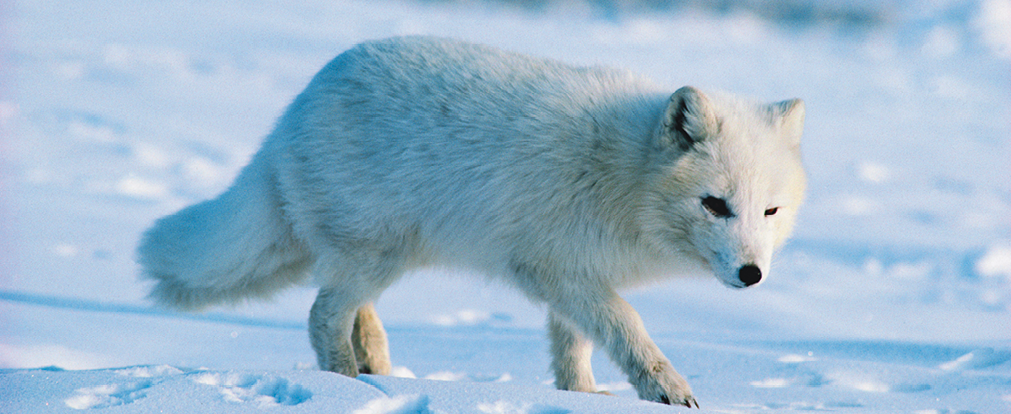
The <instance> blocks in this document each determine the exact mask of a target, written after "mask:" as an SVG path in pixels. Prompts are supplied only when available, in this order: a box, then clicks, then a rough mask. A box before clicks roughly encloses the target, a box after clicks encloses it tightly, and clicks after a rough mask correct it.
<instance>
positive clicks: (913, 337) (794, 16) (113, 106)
mask: <svg viewBox="0 0 1011 414" xmlns="http://www.w3.org/2000/svg"><path fill="white" fill-rule="evenodd" d="M460 3H462V4H457V3H452V2H450V3H441V2H390V1H388V0H373V1H368V2H365V1H359V0H352V1H344V2H326V1H309V2H302V3H299V4H298V5H289V6H279V5H275V4H270V3H262V2H255V4H246V3H242V4H238V3H235V2H230V1H222V0H210V1H202V2H188V1H182V0H173V1H160V2H135V1H121V0H109V1H103V2H89V3H84V2H56V1H50V0H37V1H32V2H18V3H16V4H12V3H4V2H0V22H2V23H3V24H2V25H0V76H2V78H0V252H3V253H0V412H3V413H6V412H16V413H21V412H27V413H35V412H60V411H79V410H89V409H100V410H109V411H110V412H112V411H117V412H154V411H176V412H250V411H259V410H274V411H284V412H348V413H352V412H361V413H428V412H432V413H455V412H478V413H563V412H591V413H593V412H679V411H687V410H686V409H681V408H677V407H664V406H660V405H656V404H650V403H645V402H640V401H638V400H636V399H635V391H634V390H632V389H631V387H630V385H629V384H628V383H627V381H626V379H625V377H624V376H623V374H621V373H620V372H619V371H618V370H617V369H616V368H615V367H614V366H613V364H611V363H610V362H609V361H608V360H607V359H606V357H604V356H603V355H602V354H600V353H599V352H598V353H597V354H595V355H594V369H595V374H596V377H597V382H598V384H599V386H600V388H601V389H602V390H606V391H609V392H610V393H612V394H615V395H614V396H607V395H589V394H577V393H568V392H561V391H555V390H553V386H552V381H553V379H552V376H551V374H550V371H549V369H548V366H549V357H548V355H547V342H546V339H545V337H544V329H543V327H542V326H543V323H544V310H543V309H541V308H539V307H537V306H534V305H531V304H530V303H529V302H527V301H526V300H525V299H524V298H522V297H521V296H520V295H518V294H517V293H515V292H513V291H511V290H509V289H506V288H504V287H503V286H499V285H495V284H489V283H486V282H483V281H481V280H480V278H473V277H469V276H470V275H466V274H459V273H453V274H447V273H445V272H442V271H438V270H431V271H425V272H419V273H417V274H414V275H411V276H409V277H407V278H405V280H403V281H402V282H401V283H399V284H398V285H395V286H394V287H393V288H391V289H390V290H389V291H387V292H386V293H385V294H384V296H383V297H382V298H381V299H380V301H379V302H378V303H377V310H378V312H379V314H380V316H381V317H382V318H383V321H384V323H385V324H386V326H387V328H388V331H389V337H390V347H391V353H392V356H393V363H394V365H395V368H394V374H395V376H392V377H377V376H361V377H359V378H356V379H350V378H345V377H341V376H338V375H335V374H330V373H324V372H319V371H316V370H315V369H314V366H315V356H314V355H313V353H312V350H311V349H310V347H309V344H308V340H307V335H306V332H305V325H306V322H305V319H306V317H307V315H308V308H309V306H310V304H311V303H312V299H313V296H314V292H313V290H312V289H311V288H309V287H302V288H296V289H292V290H290V291H288V292H286V293H284V294H282V295H280V296H279V297H277V298H276V299H275V300H273V301H271V302H267V303H259V302H258V303H250V304H248V305H243V306H239V307H237V308H234V309H231V308H224V309H213V310H211V311H210V312H208V313H204V314H196V315H190V314H178V313H174V312H169V311H164V310H160V309H153V308H151V307H150V304H149V303H148V302H147V301H146V300H145V299H144V295H145V294H146V289H147V288H148V285H146V284H145V283H143V282H140V281H138V279H137V277H136V275H137V271H138V269H137V265H136V264H135V263H134V261H133V257H134V256H133V254H134V253H133V251H134V249H135V247H136V243H137V240H138V238H139V235H140V234H141V232H142V231H143V230H144V229H146V228H147V227H148V226H150V225H151V223H152V222H153V221H154V220H155V219H156V218H158V217H160V216H162V215H165V214H169V213H171V212H173V211H175V210H177V209H179V208H181V207H183V206H185V205H188V204H190V203H193V202H196V201H199V200H202V199H206V198H209V197H213V196H214V195H216V194H217V193H219V192H220V191H222V189H224V188H225V187H226V186H227V185H228V184H229V183H230V181H231V179H232V178H233V177H234V176H235V175H236V174H237V172H238V170H239V169H240V168H241V167H242V166H243V165H244V164H245V163H246V162H247V161H248V159H249V158H250V156H251V155H252V153H253V152H254V151H255V150H256V148H257V146H258V145H259V142H260V140H261V139H262V137H263V136H264V135H265V134H266V133H267V132H268V131H269V130H270V128H271V126H272V124H273V122H274V121H275V119H276V117H277V116H278V115H279V114H280V112H281V111H282V109H283V108H284V106H285V105H287V104H288V102H290V100H291V99H292V98H293V97H294V96H295V94H297V93H298V92H299V91H300V90H301V88H303V87H304V85H305V84H306V83H307V82H308V80H309V79H310V78H311V76H312V75H313V74H314V73H315V72H316V71H317V70H318V69H319V68H320V67H322V66H323V64H325V63H326V62H327V61H328V60H329V59H331V58H332V57H333V56H335V55H336V54H338V53H340V52H341V51H343V50H344V49H346V48H348V47H350V46H351V45H353V44H355V43H357V42H359V41H362V40H366V39H374V38H381V37H387V36H392V35H398V34H418V33H423V34H434V35H441V36H454V37H458V38H463V39H467V40H471V41H476V42H483V43H488V44H493V45H496V46H499V47H503V48H507V49H511V50H515V51H520V52H524V53H529V54H534V55H538V56H546V57H552V58H556V59H560V60H563V61H567V62H571V63H575V64H605V65H611V66H619V67H624V68H628V69H631V70H633V71H636V72H639V73H643V74H645V75H648V76H650V77H652V78H653V79H655V80H657V81H658V82H661V83H666V84H668V85H670V86H671V88H672V90H673V89H674V88H676V87H679V86H681V85H684V84H693V85H696V86H700V87H704V88H705V87H710V88H720V89H727V90H731V91H734V92H738V93H742V94H747V95H753V96H757V97H760V98H762V99H765V100H770V101H771V100H780V99H787V98H791V97H801V98H803V99H804V100H805V102H806V106H807V111H808V114H807V120H806V126H805V137H804V143H803V151H804V158H805V162H806V165H807V167H808V171H809V175H810V190H809V194H808V199H807V203H806V204H805V206H804V208H803V209H802V211H801V217H800V220H799V223H798V225H797V231H796V234H795V238H794V239H793V241H791V242H790V243H789V244H788V245H787V246H786V247H785V248H784V249H783V251H782V252H780V254H779V255H778V256H777V257H776V262H775V264H774V268H773V273H772V274H771V277H770V279H769V280H768V281H767V282H765V283H763V284H762V285H760V286H757V287H755V288H751V289H747V290H744V291H731V290H728V289H725V288H723V287H722V286H721V285H720V284H719V283H718V282H716V281H715V280H714V279H712V278H697V279H683V280H672V281H669V282H665V283H661V284H657V285H653V286H648V287H645V288H641V289H638V290H632V291H629V292H626V293H625V297H626V299H627V300H628V301H629V302H630V303H631V304H632V305H633V306H634V307H635V308H636V309H637V310H638V311H639V312H640V314H641V315H642V317H643V320H644V323H645V324H646V326H647V329H648V330H649V332H650V334H651V336H652V337H653V338H654V340H655V341H656V342H657V344H658V346H660V348H661V349H662V350H663V351H664V352H665V354H666V355H667V356H668V357H669V358H670V359H671V361H672V363H673V364H674V366H675V367H676V368H677V369H678V370H679V371H680V372H681V373H682V374H683V375H684V376H685V377H686V378H687V379H688V381H689V382H690V383H691V384H692V387H693V390H694V392H695V395H696V397H697V399H698V401H699V403H700V405H701V407H702V411H704V412H759V411H762V412H765V411H771V412H788V411H809V410H826V411H844V412H920V413H950V412H975V413H999V412H1011V363H1009V362H1008V361H1009V360H1011V162H1009V161H1008V160H1011V121H1009V120H1011V93H1009V92H1008V91H1011V69H1009V67H1011V66H1009V65H1011V52H1009V51H1011V34H1009V32H1008V30H1009V29H1008V28H1009V27H1011V7H1009V6H1008V3H1007V2H1006V1H1005V0H978V1H975V0H937V1H930V2H923V3H920V2H911V1H908V0H892V1H885V2H867V1H861V0H849V1H836V2H801V1H798V2H785V3H782V4H786V5H787V6H782V5H778V4H780V3H775V2H768V1H760V0H753V1H745V2H741V3H740V4H739V5H738V6H737V7H732V8H729V9H727V10H707V9H706V8H705V7H703V6H698V5H704V4H707V3H706V2H696V3H695V4H697V6H695V7H681V8H676V7H675V8H670V9H662V10H653V9H650V8H649V7H647V6H635V4H638V3H636V2H618V3H617V4H626V6H613V5H612V6H609V7H607V6H601V5H602V4H605V3H607V2H585V3H576V2H561V1H558V2H546V4H547V5H545V6H542V7H532V8H522V7H514V6H510V5H508V2H460ZM595 4H596V5H595ZM608 4H611V3H608ZM643 4H646V3H643ZM773 4H777V6H776V7H768V6H770V5H773ZM790 5H793V6H790ZM622 7H627V8H622ZM790 7H795V8H794V9H791V8H790ZM847 16H848V17H847Z"/></svg>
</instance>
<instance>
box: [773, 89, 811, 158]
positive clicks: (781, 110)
mask: <svg viewBox="0 0 1011 414" xmlns="http://www.w3.org/2000/svg"><path fill="white" fill-rule="evenodd" d="M772 111H773V115H774V118H773V119H774V122H775V123H776V125H777V126H779V130H780V131H781V132H782V134H783V138H785V139H787V140H788V142H790V144H792V145H793V146H794V147H800V136H801V135H802V134H803V132H804V101H802V100H800V99H790V100H787V101H783V102H777V103H774V104H772Z"/></svg>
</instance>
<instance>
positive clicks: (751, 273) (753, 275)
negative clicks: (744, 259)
mask: <svg viewBox="0 0 1011 414" xmlns="http://www.w3.org/2000/svg"><path fill="white" fill-rule="evenodd" d="M737 275H738V277H740V278H741V282H744V285H745V286H751V285H754V284H755V283H758V282H761V281H762V269H759V268H758V266H755V265H744V266H741V270H740V271H738V273H737Z"/></svg>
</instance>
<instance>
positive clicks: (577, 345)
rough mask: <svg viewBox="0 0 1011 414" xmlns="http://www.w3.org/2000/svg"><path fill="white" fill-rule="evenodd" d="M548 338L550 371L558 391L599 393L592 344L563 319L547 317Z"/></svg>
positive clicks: (553, 316) (554, 315) (559, 316)
mask: <svg viewBox="0 0 1011 414" xmlns="http://www.w3.org/2000/svg"><path fill="white" fill-rule="evenodd" d="M548 336H549V337H550V339H551V357H552V359H551V368H552V370H553V371H554V373H555V387H556V388H558V389H560V390H566V391H581V392H597V383H596V381H595V380H594V378H593V368H592V367H591V366H590V357H591V356H592V355H593V342H591V341H590V340H589V339H587V338H585V337H583V335H582V333H581V332H579V331H578V330H577V329H576V328H575V327H574V326H573V325H572V322H570V321H568V320H567V319H566V318H565V317H564V316H561V315H559V314H557V313H555V312H549V314H548Z"/></svg>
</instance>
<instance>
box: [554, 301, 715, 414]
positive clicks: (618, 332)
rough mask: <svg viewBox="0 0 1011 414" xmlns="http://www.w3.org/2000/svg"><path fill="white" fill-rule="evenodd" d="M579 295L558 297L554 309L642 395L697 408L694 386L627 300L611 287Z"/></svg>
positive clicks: (651, 399)
mask: <svg viewBox="0 0 1011 414" xmlns="http://www.w3.org/2000/svg"><path fill="white" fill-rule="evenodd" d="M583 293H587V292H585V290H584V291H583ZM579 296H580V297H579V298H573V297H569V298H557V299H558V300H556V301H554V303H552V311H553V312H557V313H558V314H560V315H563V316H564V317H565V318H566V319H568V320H570V321H572V322H573V323H574V324H575V325H576V326H577V327H578V328H579V329H580V330H581V331H583V332H585V333H586V334H587V335H588V336H589V337H591V338H593V340H594V341H595V342H596V343H597V344H599V345H600V346H601V347H602V348H604V350H605V351H607V353H608V355H609V356H610V357H611V359H612V360H613V361H614V362H615V363H616V364H618V366H619V367H621V369H622V371H624V372H625V374H626V375H628V380H629V382H630V383H632V386H633V387H635V390H636V391H637V392H638V394H639V398H641V399H644V400H648V401H654V402H658V403H663V404H670V405H683V406H686V407H695V408H698V402H696V401H695V397H694V396H692V389H691V386H689V385H688V382H687V381H685V379H684V377H682V376H681V374H678V372H677V371H676V370H674V367H673V366H672V365H671V363H670V361H668V360H667V358H666V357H665V356H664V355H663V353H662V352H661V351H660V348H658V347H657V346H656V344H655V343H653V341H652V340H651V339H650V338H649V335H648V334H647V333H646V328H645V327H644V326H643V324H642V319H641V318H640V317H639V314H638V313H637V312H636V311H635V309H632V306H631V305H629V304H628V302H625V300H624V299H622V298H620V297H619V296H618V295H617V293H615V292H613V291H611V290H608V291H604V292H597V293H596V294H588V295H586V294H580V295H579Z"/></svg>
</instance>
